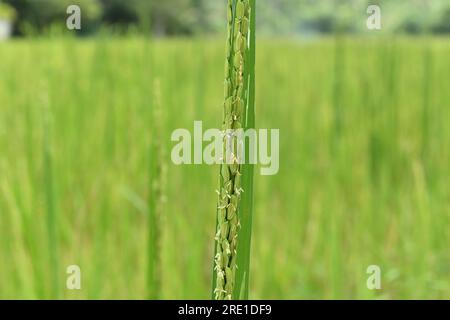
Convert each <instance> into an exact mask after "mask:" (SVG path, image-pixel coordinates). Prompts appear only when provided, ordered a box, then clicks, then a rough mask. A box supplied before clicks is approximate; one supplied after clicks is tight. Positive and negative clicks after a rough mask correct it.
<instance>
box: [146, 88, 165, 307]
mask: <svg viewBox="0 0 450 320" xmlns="http://www.w3.org/2000/svg"><path fill="white" fill-rule="evenodd" d="M153 91H154V99H153V108H152V112H151V122H150V123H151V126H152V134H151V140H150V147H149V158H150V159H149V187H150V188H149V189H150V190H149V196H148V244H147V247H148V261H147V263H148V267H147V289H148V298H149V299H154V300H156V299H159V298H160V292H161V288H160V282H159V281H160V279H161V268H160V263H161V257H160V252H161V250H160V242H161V226H160V224H161V206H162V195H163V191H162V190H163V188H162V185H163V181H162V180H163V178H162V177H163V171H164V168H163V165H162V163H163V159H162V152H163V151H162V145H161V130H162V128H161V123H162V114H161V113H162V108H161V88H160V82H159V80H155V81H154V84H153Z"/></svg>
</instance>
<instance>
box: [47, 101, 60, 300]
mask: <svg viewBox="0 0 450 320" xmlns="http://www.w3.org/2000/svg"><path fill="white" fill-rule="evenodd" d="M48 104H49V102H48V97H47V96H45V97H44V98H43V105H44V106H43V117H44V120H43V130H44V135H43V167H44V168H43V169H44V171H43V172H44V185H45V190H44V192H45V202H46V224H47V235H48V239H47V241H48V251H49V271H50V281H51V298H52V299H59V298H60V281H59V276H58V273H59V258H58V255H59V254H58V251H59V249H58V223H57V216H56V209H55V190H54V177H53V171H54V170H53V156H52V149H51V133H50V128H51V123H50V119H51V114H50V108H49V105H48Z"/></svg>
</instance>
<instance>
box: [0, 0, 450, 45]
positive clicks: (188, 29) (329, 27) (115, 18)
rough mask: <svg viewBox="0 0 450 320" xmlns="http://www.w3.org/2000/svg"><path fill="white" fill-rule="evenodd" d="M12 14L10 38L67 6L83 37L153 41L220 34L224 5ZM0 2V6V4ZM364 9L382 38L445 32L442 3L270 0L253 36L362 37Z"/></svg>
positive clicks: (118, 0)
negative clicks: (378, 21) (120, 35)
mask: <svg viewBox="0 0 450 320" xmlns="http://www.w3.org/2000/svg"><path fill="white" fill-rule="evenodd" d="M1 1H2V2H5V3H8V4H9V5H11V6H12V7H14V9H15V10H16V11H17V12H18V17H17V20H16V33H18V34H24V33H25V34H26V33H31V32H33V33H40V32H42V31H44V30H45V29H46V28H49V26H50V25H52V24H55V23H56V24H63V23H64V21H65V20H64V18H65V17H66V14H65V9H66V8H67V6H68V5H69V4H79V5H80V7H81V8H82V14H83V19H84V20H83V33H93V32H95V31H98V30H99V29H100V28H101V27H102V26H103V27H113V28H114V29H115V30H122V31H123V30H125V29H127V28H129V27H130V26H134V27H135V28H136V29H137V30H140V31H141V32H146V33H152V34H155V35H159V36H161V35H175V34H181V35H192V34H199V33H200V34H205V33H213V32H217V31H221V28H222V25H223V23H222V21H223V15H224V8H225V6H224V2H225V1H211V0H164V1H161V0H127V1H122V0H1ZM1 1H0V2H1ZM369 4H379V5H380V6H381V8H382V14H383V22H384V23H383V31H384V32H404V33H421V32H427V31H430V32H435V33H444V32H450V19H449V17H450V2H449V1H446V0H433V1H427V0H395V1H387V0H376V1H375V0H374V1H369V0H350V1H349V0H345V1H344V0H319V1H316V0H271V1H259V8H258V9H259V16H258V30H259V32H260V33H262V34H264V33H266V34H279V33H283V34H316V33H329V32H333V31H334V30H335V29H336V27H337V26H340V27H341V28H342V30H344V31H346V32H352V33H358V32H363V31H365V20H364V19H361V17H364V16H365V15H366V9H367V6H368V5H369Z"/></svg>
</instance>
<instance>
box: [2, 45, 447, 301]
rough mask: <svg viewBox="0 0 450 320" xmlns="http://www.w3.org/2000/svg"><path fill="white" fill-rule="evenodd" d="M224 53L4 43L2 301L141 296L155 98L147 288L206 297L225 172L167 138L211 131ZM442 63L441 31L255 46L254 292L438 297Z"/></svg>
mask: <svg viewBox="0 0 450 320" xmlns="http://www.w3.org/2000/svg"><path fill="white" fill-rule="evenodd" d="M224 55H225V54H224V45H223V41H220V39H219V40H217V41H216V40H192V39H190V40H188V39H186V40H182V39H177V40H159V41H147V40H143V39H141V38H128V39H125V38H123V39H107V38H104V39H103V38H99V39H90V40H75V39H40V40H26V41H25V40H22V41H20V40H16V41H10V42H5V43H0V298H2V299H4V298H12V299H16V298H23V299H38V298H45V299H49V298H56V297H59V298H65V299H83V298H88V299H109V298H112V299H145V298H146V297H147V287H146V264H147V257H148V252H147V249H146V246H147V234H148V229H147V226H148V224H147V216H148V209H147V203H148V197H149V185H150V182H149V181H150V180H151V179H150V178H149V165H148V160H149V150H150V149H149V144H150V142H151V139H152V136H151V134H150V133H151V132H152V126H154V120H153V118H152V107H153V105H154V101H155V98H154V97H155V94H159V95H160V97H161V104H162V106H163V119H162V120H163V121H162V122H161V124H162V126H161V127H162V128H163V132H162V134H161V136H162V139H163V140H162V144H163V146H164V154H163V157H164V164H165V173H166V174H165V178H164V182H165V183H164V184H163V186H164V194H165V197H164V198H165V201H164V203H163V216H162V220H161V231H162V239H161V242H160V254H161V266H160V267H161V272H160V274H161V279H160V282H161V284H162V291H161V293H160V296H161V298H163V299H201V298H205V299H208V298H209V297H210V290H211V278H212V270H211V268H212V255H213V237H214V231H215V206H216V194H215V189H216V187H217V175H218V168H217V167H214V166H175V165H173V164H172V162H171V160H170V151H171V148H172V146H173V145H174V144H172V143H171V142H170V134H171V132H172V131H173V130H174V129H176V128H188V129H190V130H192V128H193V122H194V120H203V121H204V125H203V127H204V128H213V127H218V126H219V125H220V123H221V118H222V112H221V110H222V108H221V104H222V95H223V94H222V91H223V62H224ZM449 57H450V41H449V40H448V39H445V38H442V39H437V38H430V39H426V38H423V39H419V38H418V39H410V38H386V39H350V38H342V39H339V40H338V41H335V39H321V40H312V41H309V42H299V41H298V42H297V41H295V40H274V39H272V40H270V39H266V40H264V39H262V40H260V41H259V42H258V48H257V71H256V72H257V101H256V108H257V111H256V112H257V127H259V128H279V129H280V172H279V174H278V175H276V176H273V177H267V176H266V177H263V176H259V175H256V177H255V212H254V234H253V239H252V254H251V257H252V261H251V276H250V277H251V278H250V297H251V298H252V299H320V298H330V299H336V298H338V299H354V298H357V299H371V298H381V299H407V298H408V299H410V298H425V299H439V298H447V299H448V298H450V252H449V249H448V246H449V244H450V232H449V225H450V184H449V181H450V166H449V164H450V108H449V106H450V59H449ZM155 79H156V80H157V81H159V82H160V92H159V93H155V92H154V91H155V90H154V89H155V86H154V82H155ZM46 150H47V151H48V152H47V151H46ZM257 172H258V171H257ZM52 208H53V209H52ZM52 214H53V215H52ZM49 215H50V217H49ZM49 241H50V243H49ZM73 264H76V265H79V266H80V267H81V271H82V290H79V291H69V290H66V289H65V282H66V277H67V275H66V267H67V266H68V265H73ZM373 264H374V265H379V266H380V267H381V270H382V290H379V291H370V290H368V289H367V287H366V280H367V277H368V275H367V274H366V269H367V267H368V266H369V265H373ZM55 278H56V279H57V280H58V281H57V282H55V281H54V280H55Z"/></svg>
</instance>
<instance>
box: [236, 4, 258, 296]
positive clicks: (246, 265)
mask: <svg viewBox="0 0 450 320" xmlns="http://www.w3.org/2000/svg"><path fill="white" fill-rule="evenodd" d="M250 8H251V15H250V45H249V50H247V63H248V68H247V69H246V71H245V72H246V78H247V79H248V97H247V108H246V117H245V118H246V119H245V129H246V130H248V129H254V128H255V94H256V91H255V83H256V79H255V60H256V0H250ZM249 152H250V147H249V145H248V144H246V146H245V154H246V155H249ZM253 177H254V165H253V164H250V163H249V161H246V163H245V164H244V166H243V172H242V178H243V181H242V188H243V189H244V193H243V194H242V200H241V201H242V202H241V208H240V212H239V214H240V217H241V230H240V231H239V246H238V254H237V265H238V269H237V273H236V284H235V286H236V287H235V291H234V297H233V298H234V299H240V300H247V299H248V291H249V278H250V277H249V275H250V248H251V236H252V222H253Z"/></svg>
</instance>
